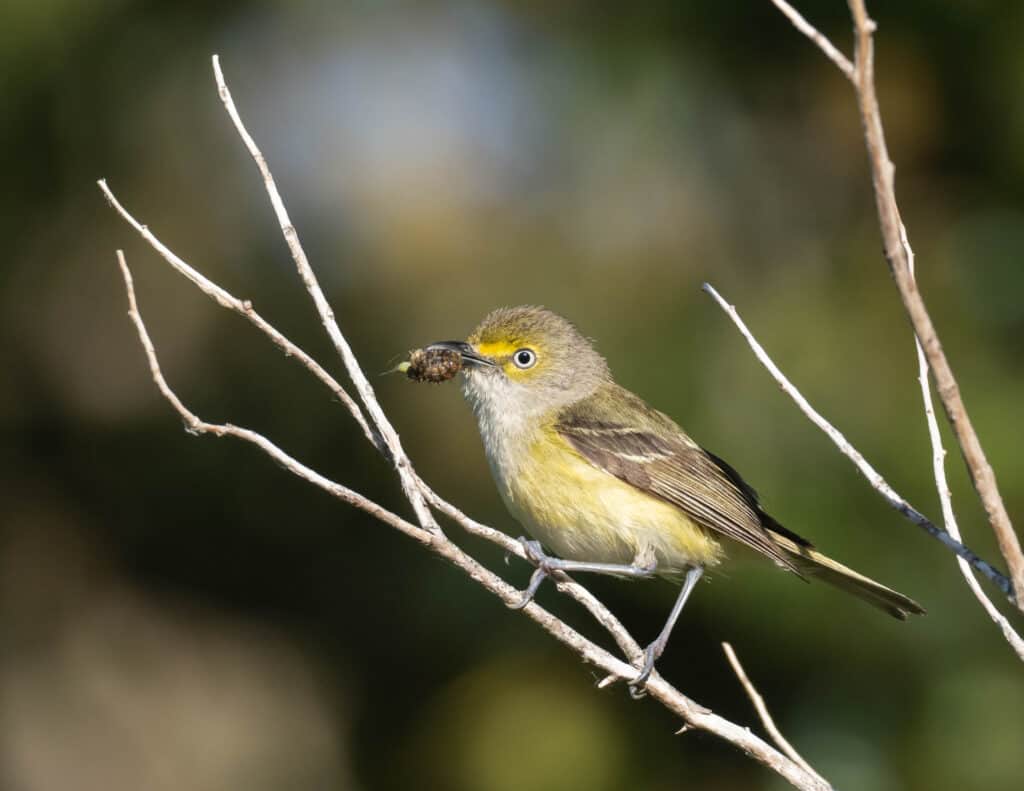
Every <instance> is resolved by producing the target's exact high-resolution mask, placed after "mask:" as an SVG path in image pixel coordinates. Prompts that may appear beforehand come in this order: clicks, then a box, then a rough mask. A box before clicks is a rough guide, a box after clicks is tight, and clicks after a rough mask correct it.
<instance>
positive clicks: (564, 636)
mask: <svg viewBox="0 0 1024 791" xmlns="http://www.w3.org/2000/svg"><path fill="white" fill-rule="evenodd" d="M117 258H118V263H119V265H120V267H121V272H122V275H123V277H124V282H125V289H126V291H127V294H128V304H129V316H130V317H131V319H132V322H133V323H134V324H135V327H136V331H137V332H138V335H139V340H140V342H141V345H142V347H143V350H144V351H145V354H146V358H147V360H148V362H149V368H150V373H151V374H152V377H153V380H154V382H155V383H156V385H157V388H158V389H159V390H160V392H161V393H162V394H163V396H164V397H165V398H166V399H167V401H168V402H169V403H170V404H171V405H172V406H173V407H174V409H175V410H176V411H177V412H178V414H179V415H180V416H181V418H182V420H183V421H184V422H185V426H186V428H187V429H188V430H189V431H190V432H191V433H194V434H211V435H213V436H233V437H236V438H238V439H241V440H243V441H246V442H249V443H251V444H254V445H256V446H257V447H259V448H260V449H261V450H263V451H264V452H265V453H267V454H268V455H269V456H270V457H271V458H273V459H274V460H275V461H277V462H278V463H279V464H280V465H281V466H283V467H284V468H285V469H287V470H289V471H290V472H292V473H294V474H295V475H297V476H299V477H300V478H303V479H304V480H306V481H308V482H310V483H312V484H313V485H315V486H318V487H320V488H321V489H323V490H325V491H327V492H328V493H330V494H332V495H334V496H335V497H337V498H339V499H340V500H342V501H344V502H346V503H349V504H351V505H354V506H356V507H357V508H360V509H362V510H363V511H365V512H366V513H368V514H370V515H371V516H374V517H376V518H377V519H380V520H381V521H383V522H385V523H387V524H389V525H391V526H392V527H395V528H397V529H398V530H401V531H402V532H403V533H405V534H406V535H408V536H409V537H410V538H413V539H415V540H416V541H418V542H419V543H421V544H423V545H424V546H426V547H427V548H428V549H430V550H431V551H433V552H435V553H436V554H438V555H440V556H441V557H443V558H445V559H446V560H448V561H449V562H450V563H452V564H453V565H455V566H457V567H458V568H460V569H461V570H462V571H463V572H465V573H466V574H467V575H468V576H469V577H470V578H471V579H473V580H474V581H476V582H477V583H479V584H480V585H482V586H483V587H484V588H486V589H487V590H489V591H490V592H492V593H493V594H495V595H496V596H497V597H498V598H500V599H501V600H502V601H503V602H504V603H505V604H506V605H513V604H515V603H517V602H518V601H519V598H520V596H521V593H520V591H519V590H517V589H516V588H514V587H512V586H511V585H509V584H508V583H507V582H505V581H504V580H503V579H501V578H500V577H499V576H497V575H496V574H494V573H493V572H491V571H489V570H488V569H486V568H485V567H484V566H482V565H481V564H480V563H479V562H478V561H476V560H475V559H474V558H472V557H471V556H470V555H468V554H467V553H466V552H464V551H463V550H462V549H460V548H459V547H458V546H457V545H456V544H454V543H453V542H452V541H450V540H449V539H448V538H446V537H445V536H444V534H443V533H441V532H440V531H424V530H421V529H420V528H418V527H417V526H416V525H413V524H412V523H411V522H408V521H406V520H405V519H402V518H401V517H400V516H398V515H397V514H394V513H392V512H391V511H388V510H387V509H385V508H383V507H381V506H379V505H378V504H377V503H374V502H373V501H371V500H368V499H367V498H365V497H363V496H362V495H360V494H358V493H357V492H354V491H353V490H351V489H349V488H347V487H345V486H342V485H341V484H338V483H336V482H334V481H331V480H329V479H328V478H326V477H324V476H322V475H320V474H319V473H317V472H315V471H314V470H312V469H310V468H309V467H306V466H305V465H303V464H302V463H301V462H299V461H297V460H296V459H294V458H293V457H291V456H290V455H288V454H287V453H285V452H284V451H283V450H281V449H280V448H279V447H278V446H277V445H276V444H274V443H273V442H271V441H270V440H268V439H267V438H266V437H264V436H263V435H261V434H259V433H257V432H254V431H251V430H249V429H245V428H240V427H238V426H232V425H229V424H215V423H207V422H205V421H203V420H201V419H200V418H199V417H198V416H197V415H196V414H195V413H193V412H192V411H191V410H189V409H188V408H187V407H186V406H185V405H184V403H183V402H182V401H181V400H180V399H179V398H178V396H177V395H176V394H175V393H174V391H173V390H172V389H171V388H170V386H169V385H168V384H167V381H166V380H165V378H164V376H163V373H162V372H161V370H160V364H159V360H158V358H157V354H156V350H155V348H154V345H153V342H152V340H151V339H150V337H149V333H148V332H147V330H146V326H145V324H144V323H143V320H142V316H141V314H140V313H139V310H138V305H137V302H136V297H135V289H134V284H133V281H132V276H131V272H130V270H129V269H128V265H127V263H126V262H125V260H124V254H123V253H122V252H121V251H120V250H119V251H118V253H117ZM412 474H413V475H414V476H415V472H413V473H412ZM416 480H417V481H418V480H419V479H418V478H417V479H416ZM424 487H425V484H424ZM437 499H438V500H439V499H440V498H437ZM453 508H454V507H453ZM455 510H456V511H457V509H455ZM458 514H459V516H460V519H462V520H466V521H469V522H472V520H470V519H469V517H466V516H465V515H464V514H461V512H458ZM479 527H480V528H485V526H483V525H479ZM485 530H491V528H485ZM595 601H596V600H595ZM597 606H598V607H602V608H603V605H600V603H598V604H597ZM522 612H523V613H524V614H526V615H527V616H528V617H529V618H531V619H532V620H533V621H535V622H536V623H538V624H539V625H540V626H541V627H543V628H544V629H545V630H546V631H547V632H548V633H549V634H551V635H552V636H553V637H555V638H556V639H558V640H559V641H560V642H562V643H563V644H564V645H566V646H568V647H569V648H571V649H572V650H573V651H575V652H576V653H577V654H578V655H579V656H581V657H582V658H583V659H584V660H585V661H587V662H589V663H591V664H593V665H594V666H596V667H598V668H600V669H602V670H603V671H604V672H606V673H608V674H609V675H611V676H615V677H621V678H628V677H630V676H631V674H633V673H634V672H635V668H633V667H632V666H631V665H628V664H626V663H625V662H623V661H622V660H621V659H618V658H617V657H615V656H613V655H612V654H610V653H609V652H608V651H606V650H605V649H603V648H601V647H600V646H598V645H597V644H596V643H594V642H592V641H591V640H589V639H587V638H586V637H584V636H583V635H581V634H580V633H579V632H577V631H576V630H575V629H573V628H572V627H570V626H569V625H568V624H566V623H565V622H563V621H562V620H560V619H558V618H556V617H555V616H554V615H552V614H551V613H549V612H548V611H547V610H545V609H544V608H542V607H541V606H540V605H538V604H537V603H536V602H530V603H529V604H527V605H526V607H524V608H523V609H522ZM609 615H610V613H609ZM616 623H617V622H616ZM620 626H621V625H620ZM630 639H632V638H630ZM647 691H648V692H649V693H650V695H651V697H652V698H654V699H655V700H658V701H659V702H660V703H662V705H664V706H665V707H666V708H667V709H669V710H670V711H672V712H673V713H675V714H677V715H678V716H680V717H681V718H682V719H683V720H684V722H685V723H687V724H689V725H690V726H692V727H694V728H699V729H701V730H705V731H707V732H709V733H713V734H715V735H717V736H719V737H721V738H723V739H725V740H726V741H729V742H730V743H732V744H734V745H736V746H737V747H738V748H740V749H741V750H743V751H745V752H747V753H748V754H750V755H752V756H754V757H755V758H756V759H757V760H758V761H759V762H761V763H762V764H764V765H765V766H767V767H769V768H771V769H773V770H775V771H776V772H777V773H778V774H779V775H780V776H782V777H784V778H785V779H786V780H788V781H789V782H790V783H791V784H792V785H793V786H795V787H796V788H800V789H806V790H807V791H829V790H830V788H831V786H829V784H828V783H827V782H825V781H824V780H823V779H822V778H820V777H819V776H818V775H816V774H814V773H813V772H808V771H807V770H806V769H805V768H804V767H803V766H802V765H800V764H798V763H797V762H795V761H793V760H791V759H790V758H789V757H788V756H786V755H784V754H783V753H781V752H779V751H778V750H776V749H775V748H774V747H772V746H771V745H770V744H768V743H767V742H765V741H764V740H763V739H760V738H759V737H757V736H755V735H754V734H752V733H751V732H750V731H749V730H748V729H745V728H742V727H740V726H739V725H736V724H735V723H732V722H730V721H729V720H726V719H724V718H722V717H720V716H718V715H716V714H714V713H713V712H711V711H710V710H708V709H706V708H705V707H703V706H701V705H699V704H697V703H695V702H694V701H692V700H690V699H689V698H687V697H686V696H685V695H683V694H682V693H680V692H679V691H678V690H677V689H675V688H674V687H673V686H672V685H671V684H669V683H668V682H667V681H665V679H664V678H663V677H661V676H659V675H658V674H654V675H652V677H651V679H650V681H648V683H647Z"/></svg>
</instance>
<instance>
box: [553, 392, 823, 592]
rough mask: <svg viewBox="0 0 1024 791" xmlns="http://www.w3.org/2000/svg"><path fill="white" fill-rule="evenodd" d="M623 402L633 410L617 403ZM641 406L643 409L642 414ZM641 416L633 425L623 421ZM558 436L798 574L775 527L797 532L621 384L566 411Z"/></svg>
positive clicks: (607, 468)
mask: <svg viewBox="0 0 1024 791" xmlns="http://www.w3.org/2000/svg"><path fill="white" fill-rule="evenodd" d="M616 400H620V401H624V402H628V403H623V404H620V406H625V407H627V408H624V409H619V408H616ZM638 410H639V411H638ZM622 415H629V416H630V418H633V417H634V416H638V417H637V419H636V420H630V422H629V423H627V422H625V421H623V420H622V419H621V416H622ZM555 428H556V430H557V431H558V433H559V434H560V435H561V436H562V437H563V438H564V439H565V440H566V441H567V442H568V443H569V444H570V445H571V446H572V447H573V448H575V450H576V451H577V452H578V453H579V454H580V455H581V456H583V457H584V458H585V459H586V460H587V461H589V462H590V463H591V464H593V465H594V466H595V467H598V468H599V469H602V470H604V471H605V472H607V473H609V474H611V475H614V476H615V477H616V478H619V479H620V480H622V481H625V482H626V483H628V484H630V485H632V486H635V487H636V488H637V489H640V490H641V491H643V492H646V493H648V494H651V495H654V496H655V497H658V498H660V499H662V500H665V501H667V502H669V503H671V504H672V505H674V506H676V507H678V508H680V509H682V510H683V511H684V512H685V513H686V514H687V515H688V516H689V517H690V518H691V519H693V520H694V521H695V522H697V523H698V524H700V525H702V526H703V527H706V528H709V529H711V530H714V531H717V532H719V533H721V534H722V535H725V536H728V537H729V538H731V539H733V540H735V541H739V542H740V543H742V544H746V545H747V546H749V547H751V548H752V549H755V550H757V551H758V552H760V553H762V554H764V555H767V556H768V557H770V558H771V559H772V560H774V561H775V562H776V563H777V564H779V565H780V566H782V567H784V568H786V569H788V570H789V571H792V572H794V573H796V574H798V575H799V571H798V570H797V567H796V566H795V565H794V563H793V562H792V560H790V558H789V556H788V555H787V553H786V551H785V550H784V549H783V548H782V547H780V546H779V544H778V543H776V541H775V540H774V539H773V538H772V535H771V533H770V532H769V528H770V529H771V530H774V531H775V532H779V533H782V534H783V535H786V536H787V537H792V538H793V539H794V540H795V542H796V543H797V544H799V545H804V546H806V545H807V542H806V541H805V540H804V539H802V538H800V537H799V536H796V535H795V534H793V533H790V532H789V531H788V530H786V529H785V528H783V527H782V526H781V525H779V524H778V523H777V522H775V520H774V519H772V518H771V517H770V516H768V515H767V514H766V513H764V511H762V510H761V507H760V505H759V504H758V501H757V493H756V492H755V491H754V489H753V488H751V487H750V486H749V485H748V484H747V483H745V482H744V481H743V479H742V478H740V476H739V474H738V473H737V472H736V471H735V470H734V469H732V467H730V466H729V465H728V464H726V463H725V462H723V461H722V460H721V459H719V458H718V457H717V456H714V455H712V454H710V453H708V452H707V451H705V450H703V449H702V448H700V447H699V446H698V445H696V444H695V443H694V442H693V441H692V440H691V439H690V438H689V437H688V436H687V435H686V434H685V433H684V432H683V431H682V429H680V428H679V427H678V426H677V425H676V424H675V423H673V422H672V420H671V419H670V418H668V417H667V416H665V415H663V414H662V413H660V412H657V411H655V410H653V409H651V408H650V407H648V406H647V405H646V404H645V403H644V402H643V401H641V400H640V399H639V398H637V397H636V396H634V395H632V394H631V393H629V392H628V391H625V390H622V389H621V388H618V387H616V388H615V391H614V393H613V394H612V397H611V398H609V393H608V391H606V392H605V393H604V394H602V397H600V398H595V397H593V396H592V397H591V398H589V399H586V401H584V402H581V403H580V404H577V405H576V406H575V407H574V408H570V409H568V410H567V411H566V412H564V413H563V414H562V415H561V416H560V418H559V420H558V421H557V422H556V425H555Z"/></svg>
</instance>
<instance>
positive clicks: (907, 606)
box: [771, 530, 925, 621]
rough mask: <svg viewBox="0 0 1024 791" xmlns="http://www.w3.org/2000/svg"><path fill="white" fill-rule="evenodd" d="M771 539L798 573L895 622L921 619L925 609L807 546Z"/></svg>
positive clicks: (778, 537) (774, 534) (781, 538)
mask: <svg viewBox="0 0 1024 791" xmlns="http://www.w3.org/2000/svg"><path fill="white" fill-rule="evenodd" d="M771 533H772V538H773V539H774V540H775V542H776V543H777V544H778V545H779V546H780V547H782V548H783V549H784V550H785V551H786V554H787V555H789V556H790V557H791V558H792V560H793V564H794V565H795V566H796V567H797V569H798V570H799V572H800V573H801V574H803V575H806V576H808V577H815V578H817V579H820V580H822V581H823V582H827V583H828V584H829V585H832V586H834V587H836V588H839V590H842V591H846V592H847V593H849V594H852V595H853V596H856V597H857V598H858V599H862V600H863V601H866V602H867V603H868V604H871V605H873V606H875V607H877V608H879V609H880V610H884V611H885V612H887V613H889V615H891V616H893V617H894V618H899V619H900V620H901V621H904V620H906V618H907V615H924V613H925V609H924V607H922V606H921V605H920V604H918V603H917V602H916V601H914V600H913V599H911V598H909V597H907V596H904V595H903V594H902V593H897V592H896V591H894V590H892V588H887V587H885V586H884V585H882V584H881V583H879V582H875V581H874V580H873V579H870V578H868V577H865V576H864V575H863V574H858V573H857V572H856V571H854V570H853V569H850V568H847V567H846V566H844V565H843V564H842V563H838V562H836V561H834V560H832V558H829V557H826V556H825V555H823V554H821V553H820V552H818V551H817V550H815V549H813V548H811V547H810V546H803V545H801V544H798V543H797V542H795V541H793V540H792V539H790V538H789V537H787V536H785V535H782V534H780V533H777V532H775V531H774V530H772V531H771Z"/></svg>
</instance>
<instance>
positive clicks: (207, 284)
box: [96, 179, 387, 454]
mask: <svg viewBox="0 0 1024 791" xmlns="http://www.w3.org/2000/svg"><path fill="white" fill-rule="evenodd" d="M96 183H97V184H98V185H99V188H100V190H101V191H102V192H103V195H104V196H105V197H106V199H107V202H108V203H109V204H110V205H111V206H112V207H113V209H114V211H116V212H117V213H118V214H120V215H121V217H122V218H124V220H125V222H127V223H128V224H129V225H130V226H132V228H134V229H135V230H136V231H138V232H139V234H140V235H141V236H142V238H143V239H145V240H146V241H147V242H149V245H150V246H151V247H152V248H153V249H154V250H156V251H157V252H158V253H159V254H160V255H161V256H162V257H163V259H164V260H165V261H166V262H167V263H169V264H170V265H171V268H172V269H174V271H175V272H178V273H179V274H181V275H183V276H184V277H186V278H187V279H188V280H190V281H191V282H192V283H193V284H194V285H195V286H196V287H197V288H198V289H199V290H200V291H202V292H203V293H204V294H206V295H207V296H208V297H209V298H210V299H212V300H213V301H214V302H216V303H217V304H218V305H220V306H221V307H222V308H226V309H227V310H231V311H234V312H235V313H237V314H239V315H240V316H242V317H244V318H246V319H248V320H249V321H250V322H252V324H253V325H254V326H255V327H256V328H257V329H259V330H260V331H261V332H262V333H263V334H264V335H266V336H267V337H268V338H270V340H271V341H272V342H273V343H274V345H275V346H277V347H278V348H279V349H280V350H281V351H282V352H284V355H285V357H290V358H292V359H294V360H296V361H298V362H299V363H301V364H302V365H304V366H305V367H306V368H307V369H308V370H309V371H310V372H311V373H312V374H313V376H315V377H316V378H317V379H319V380H320V381H321V382H323V383H324V384H325V385H326V386H327V388H328V389H329V390H330V391H331V392H332V393H333V394H334V395H335V396H336V397H337V398H338V400H339V401H341V402H342V403H343V404H344V405H345V406H346V408H347V409H348V411H349V412H350V413H351V414H352V417H354V418H355V420H356V423H357V424H359V428H361V429H362V431H363V434H364V435H365V436H366V438H367V439H368V440H369V441H370V442H371V443H373V446H374V447H375V448H377V450H379V451H380V452H382V453H385V454H386V452H387V448H386V446H385V445H384V440H383V439H381V436H380V434H379V433H377V431H376V430H375V429H374V428H372V427H371V426H370V425H369V423H367V422H366V417H365V416H364V415H363V410H362V409H360V408H359V405H358V404H357V403H356V402H355V401H353V400H352V396H350V395H349V394H348V392H347V391H346V390H345V388H344V387H342V386H341V385H340V384H339V383H338V381H337V380H336V379H335V378H334V377H332V376H331V375H330V374H329V373H327V371H325V370H324V369H323V368H322V367H321V366H320V364H319V363H317V362H316V360H314V359H313V358H312V357H310V356H309V355H308V354H306V352H305V351H303V350H302V349H301V348H300V347H299V346H296V345H295V344H294V343H293V342H292V341H290V340H288V338H286V337H285V336H284V335H283V334H282V333H281V332H279V331H278V330H277V329H275V328H274V327H273V325H271V324H270V322H268V321H267V320H266V319H264V318H263V317H262V316H261V315H260V314H259V313H257V312H256V310H255V308H253V306H252V302H250V301H249V300H247V299H239V298H238V297H236V296H234V295H232V294H230V293H229V292H228V291H227V289H225V288H223V287H222V286H219V285H217V284H216V283H214V282H213V281H212V280H210V279H209V278H208V277H206V276H205V275H203V274H201V273H199V272H198V271H196V270H195V269H193V268H192V267H191V266H189V265H188V264H187V263H186V262H185V261H184V260H182V259H181V258H180V257H179V256H178V255H176V254H175V253H174V251H173V250H171V249H170V248H169V247H167V246H166V245H165V244H164V243H163V242H161V241H160V240H159V239H158V238H157V236H156V235H155V234H154V233H153V232H152V231H150V230H149V227H148V226H146V225H143V224H142V223H140V222H139V221H138V220H136V219H135V218H134V217H133V216H132V215H131V214H130V213H129V212H128V210H127V209H125V207H124V206H122V205H121V203H120V201H118V199H117V198H116V197H115V196H114V193H113V192H112V191H111V189H110V187H109V186H107V181H106V179H100V180H99V181H97V182H96Z"/></svg>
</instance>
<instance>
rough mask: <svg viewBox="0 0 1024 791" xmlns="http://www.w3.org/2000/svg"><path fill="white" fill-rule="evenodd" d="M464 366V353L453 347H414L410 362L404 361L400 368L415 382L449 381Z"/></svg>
mask: <svg viewBox="0 0 1024 791" xmlns="http://www.w3.org/2000/svg"><path fill="white" fill-rule="evenodd" d="M461 368H462V355H461V354H459V353H458V352H457V351H453V350H452V349H414V350H413V351H412V352H410V353H409V362H407V363H402V364H401V365H400V366H398V370H400V371H404V372H405V375H406V376H408V377H409V378H410V379H412V380H413V381H414V382H433V383H434V384H438V383H440V382H447V381H448V380H449V379H452V378H454V376H455V374H457V373H458V372H459V369H461Z"/></svg>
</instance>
